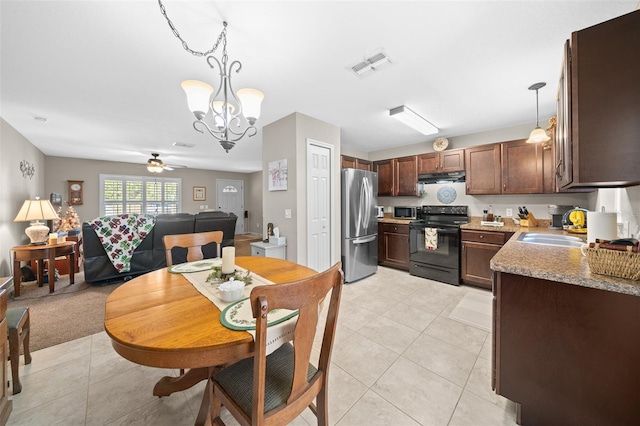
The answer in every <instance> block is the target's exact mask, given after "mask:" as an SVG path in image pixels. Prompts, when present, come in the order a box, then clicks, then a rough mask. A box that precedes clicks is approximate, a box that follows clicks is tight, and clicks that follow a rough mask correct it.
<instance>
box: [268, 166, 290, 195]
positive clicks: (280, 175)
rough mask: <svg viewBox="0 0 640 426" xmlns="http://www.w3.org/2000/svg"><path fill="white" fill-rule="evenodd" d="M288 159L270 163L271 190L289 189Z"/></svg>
mask: <svg viewBox="0 0 640 426" xmlns="http://www.w3.org/2000/svg"><path fill="white" fill-rule="evenodd" d="M287 174H288V169H287V159H286V158H285V159H284V160H278V161H271V162H270V163H269V191H286V190H287Z"/></svg>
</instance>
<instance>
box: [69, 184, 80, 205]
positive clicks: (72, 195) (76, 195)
mask: <svg viewBox="0 0 640 426" xmlns="http://www.w3.org/2000/svg"><path fill="white" fill-rule="evenodd" d="M67 183H68V186H69V204H70V205H72V206H78V205H81V204H82V189H83V183H84V181H83V180H68V181H67Z"/></svg>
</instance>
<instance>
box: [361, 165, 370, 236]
mask: <svg viewBox="0 0 640 426" xmlns="http://www.w3.org/2000/svg"><path fill="white" fill-rule="evenodd" d="M362 191H363V192H364V197H363V201H364V203H363V204H361V205H360V208H361V209H364V224H363V225H364V229H369V219H370V218H371V208H370V203H371V183H370V182H369V178H368V177H366V176H365V177H364V179H363V181H362Z"/></svg>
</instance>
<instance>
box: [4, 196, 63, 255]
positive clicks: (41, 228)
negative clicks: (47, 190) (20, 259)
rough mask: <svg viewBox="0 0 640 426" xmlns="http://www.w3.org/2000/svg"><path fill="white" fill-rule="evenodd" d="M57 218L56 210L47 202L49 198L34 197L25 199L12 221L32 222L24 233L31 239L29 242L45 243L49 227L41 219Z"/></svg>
mask: <svg viewBox="0 0 640 426" xmlns="http://www.w3.org/2000/svg"><path fill="white" fill-rule="evenodd" d="M54 219H59V217H58V215H57V214H56V211H55V210H54V208H53V206H52V205H51V203H50V202H49V200H41V199H40V197H36V199H35V200H26V201H25V202H24V204H23V205H22V208H21V209H20V211H19V212H18V215H17V216H16V218H15V219H13V221H14V222H32V221H35V222H34V223H32V224H31V226H29V227H28V228H27V229H25V231H24V232H25V234H27V236H28V237H29V239H30V240H31V244H46V243H47V235H48V234H49V227H48V226H47V225H45V224H44V223H42V222H40V221H41V220H54Z"/></svg>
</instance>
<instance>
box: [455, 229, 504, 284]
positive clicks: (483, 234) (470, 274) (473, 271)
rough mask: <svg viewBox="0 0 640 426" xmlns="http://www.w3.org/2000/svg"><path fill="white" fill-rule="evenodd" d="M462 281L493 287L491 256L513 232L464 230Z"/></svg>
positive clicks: (461, 261) (461, 260)
mask: <svg viewBox="0 0 640 426" xmlns="http://www.w3.org/2000/svg"><path fill="white" fill-rule="evenodd" d="M461 235H462V238H461V240H462V249H461V250H462V254H461V259H460V263H461V274H462V282H464V283H465V284H471V285H474V286H477V287H482V288H488V289H491V283H492V278H493V271H492V270H491V267H490V262H491V258H492V257H493V256H494V255H495V254H496V253H497V252H498V250H500V249H501V248H502V246H503V245H504V243H505V242H507V240H509V238H511V236H512V235H513V233H512V232H492V231H475V230H462V232H461Z"/></svg>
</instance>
